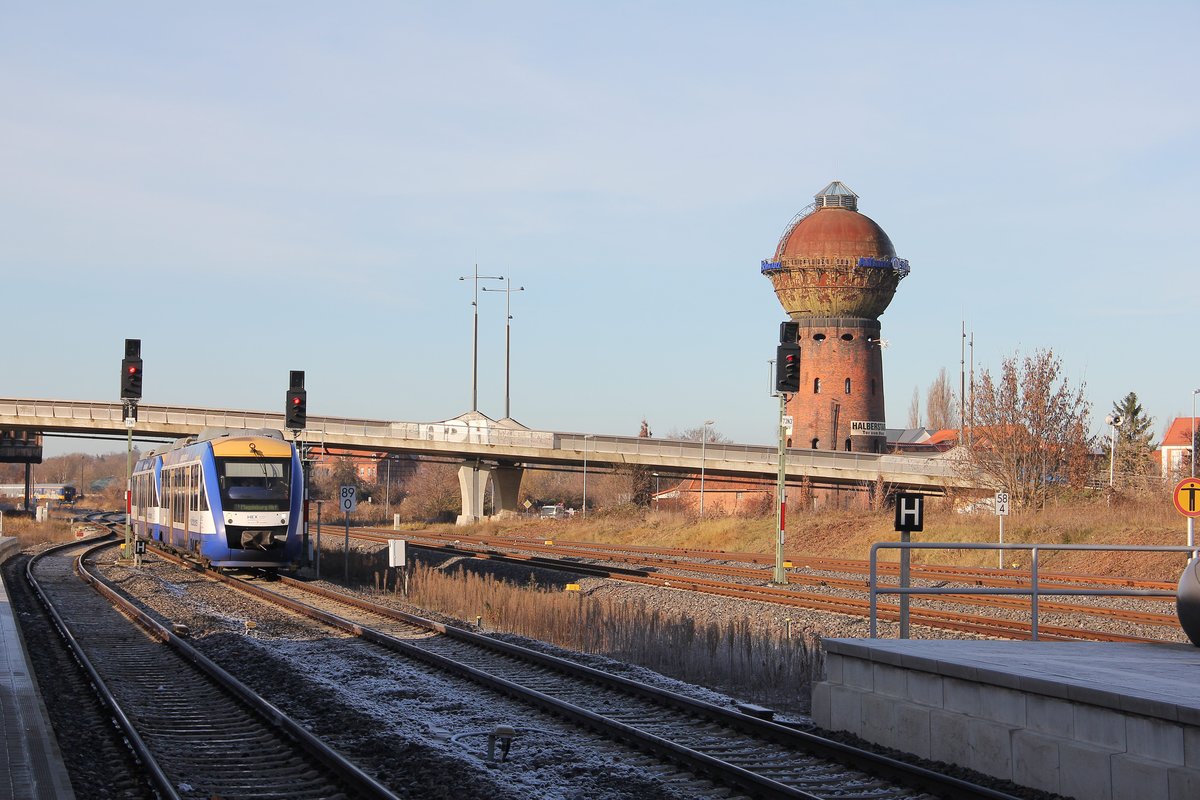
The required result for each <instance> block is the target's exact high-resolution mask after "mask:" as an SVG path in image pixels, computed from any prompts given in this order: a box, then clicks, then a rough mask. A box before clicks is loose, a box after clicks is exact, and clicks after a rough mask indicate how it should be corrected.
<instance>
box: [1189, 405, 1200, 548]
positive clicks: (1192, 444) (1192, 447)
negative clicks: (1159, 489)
mask: <svg viewBox="0 0 1200 800" xmlns="http://www.w3.org/2000/svg"><path fill="white" fill-rule="evenodd" d="M1198 394H1200V389H1192V440H1191V441H1190V442H1188V450H1191V451H1192V475H1191V476H1192V477H1193V478H1194V477H1196V395H1198ZM1188 520H1189V521H1190V520H1191V517H1188ZM1189 544H1191V543H1190V542H1189Z"/></svg>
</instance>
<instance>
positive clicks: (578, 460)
mask: <svg viewBox="0 0 1200 800" xmlns="http://www.w3.org/2000/svg"><path fill="white" fill-rule="evenodd" d="M283 426H284V417H283V414H271V413H267V412H261V411H233V410H223V409H206V408H190V407H185V406H163V405H153V404H139V405H138V419H137V422H136V423H135V424H134V427H133V435H134V436H135V437H136V438H137V439H138V440H139V441H145V440H150V441H174V440H175V439H180V438H184V437H187V436H195V435H197V434H199V433H200V432H201V431H203V430H204V429H206V428H226V429H234V430H251V429H256V428H271V429H275V430H283ZM0 429H18V430H34V431H39V432H42V433H45V434H58V435H65V436H86V437H114V438H115V437H120V438H125V437H126V436H128V435H129V429H128V428H127V426H126V422H125V419H124V411H123V407H122V405H121V403H119V402H116V403H110V402H86V401H78V400H29V399H12V398H0ZM298 441H299V442H300V443H301V444H306V445H310V446H313V447H315V448H321V447H330V448H337V449H351V450H363V451H373V452H387V453H414V454H418V455H424V456H440V457H443V458H445V459H448V460H457V461H460V462H461V466H460V468H459V486H460V489H461V492H462V501H463V507H462V515H461V516H460V517H459V521H460V522H471V521H476V520H479V519H481V518H482V517H483V500H484V492H485V490H486V488H487V482H488V480H489V479H491V480H492V482H493V487H494V495H493V496H494V504H495V509H496V511H497V513H503V512H506V511H512V512H515V511H518V510H519V509H518V505H517V495H518V491H519V489H520V484H521V477H522V474H523V470H524V468H525V467H527V466H530V467H532V466H565V467H571V466H577V465H582V466H592V467H595V468H598V469H603V468H610V469H611V468H619V467H629V466H642V467H646V468H648V469H651V470H657V471H662V472H669V473H673V474H681V475H688V474H693V473H699V472H700V471H701V469H702V468H703V470H704V472H705V473H706V474H708V475H714V476H726V477H733V478H746V479H760V480H766V481H773V480H775V479H776V478H777V476H778V473H779V460H778V449H777V448H776V447H774V446H765V445H746V444H733V443H728V442H723V443H706V444H705V445H704V446H703V447H702V446H701V443H700V442H691V441H682V440H676V439H654V438H639V437H636V436H608V435H603V434H585V433H561V432H554V431H538V430H531V429H529V428H524V427H521V426H520V425H518V424H516V423H513V422H511V421H510V420H502V421H495V420H492V419H489V418H488V417H485V416H484V415H482V414H479V413H476V412H468V413H467V414H464V415H463V416H461V417H456V418H454V419H450V420H444V421H441V422H398V421H388V420H365V419H342V418H338V417H318V416H312V415H309V417H308V427H307V428H306V429H305V430H303V431H301V432H300V436H299V439H298ZM802 478H808V479H809V481H810V482H811V483H812V484H813V485H816V486H830V487H838V486H855V487H862V486H866V485H870V484H873V483H875V482H877V481H883V482H884V483H886V484H888V485H889V486H891V487H893V488H896V489H900V490H902V491H910V492H921V493H927V494H943V493H945V491H946V490H947V489H949V488H960V487H961V488H978V487H979V486H980V484H979V483H978V481H977V480H975V479H973V478H972V477H971V476H970V474H969V473H966V472H965V471H964V470H963V469H962V468H961V466H960V465H959V464H958V463H956V462H955V461H953V460H950V459H946V458H944V457H938V456H929V457H925V456H895V455H878V454H874V453H849V452H839V451H833V450H809V449H800V448H792V449H789V450H788V452H787V479H788V481H789V482H795V481H799V480H800V479H802Z"/></svg>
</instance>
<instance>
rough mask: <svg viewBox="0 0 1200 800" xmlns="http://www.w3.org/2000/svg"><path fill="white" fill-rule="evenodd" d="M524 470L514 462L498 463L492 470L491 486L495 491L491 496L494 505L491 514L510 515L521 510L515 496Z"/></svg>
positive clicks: (518, 492) (518, 491)
mask: <svg viewBox="0 0 1200 800" xmlns="http://www.w3.org/2000/svg"><path fill="white" fill-rule="evenodd" d="M524 475H525V470H524V469H523V468H522V467H519V466H517V465H516V464H499V465H497V466H496V468H495V470H494V471H493V472H492V486H493V487H494V488H495V492H494V494H493V496H492V499H493V502H494V503H495V507H494V508H493V509H492V515H493V516H496V517H511V516H513V515H515V514H519V513H520V512H521V509H520V507H519V506H518V505H517V498H518V496H519V495H520V492H521V478H522V477H524Z"/></svg>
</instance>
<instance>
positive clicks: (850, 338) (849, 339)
mask: <svg viewBox="0 0 1200 800" xmlns="http://www.w3.org/2000/svg"><path fill="white" fill-rule="evenodd" d="M842 341H843V342H853V341H854V334H852V333H843V334H842Z"/></svg>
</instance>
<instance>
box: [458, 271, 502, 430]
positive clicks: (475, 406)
mask: <svg viewBox="0 0 1200 800" xmlns="http://www.w3.org/2000/svg"><path fill="white" fill-rule="evenodd" d="M467 278H471V279H472V280H473V281H474V286H475V291H474V294H473V295H472V297H471V307H472V308H473V309H474V316H475V333H474V336H473V337H472V339H471V410H472V411H478V410H479V282H480V281H481V280H483V281H502V280H504V276H503V275H480V274H479V264H476V265H475V274H474V275H460V276H459V278H458V279H459V280H460V281H465V280H466V279H467Z"/></svg>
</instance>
